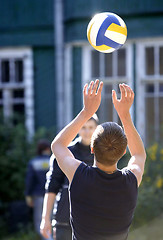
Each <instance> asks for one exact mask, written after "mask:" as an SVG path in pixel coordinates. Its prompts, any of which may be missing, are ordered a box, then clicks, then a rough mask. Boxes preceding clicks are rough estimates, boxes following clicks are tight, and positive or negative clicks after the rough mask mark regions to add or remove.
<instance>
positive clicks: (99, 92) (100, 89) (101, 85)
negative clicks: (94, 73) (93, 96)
mask: <svg viewBox="0 0 163 240" xmlns="http://www.w3.org/2000/svg"><path fill="white" fill-rule="evenodd" d="M102 88H103V82H100V85H99V88H98V90H97V95H98V94H101V92H102Z"/></svg>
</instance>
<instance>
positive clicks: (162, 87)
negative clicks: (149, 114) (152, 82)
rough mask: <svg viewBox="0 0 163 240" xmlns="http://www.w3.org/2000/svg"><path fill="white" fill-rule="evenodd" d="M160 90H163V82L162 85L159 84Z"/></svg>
mask: <svg viewBox="0 0 163 240" xmlns="http://www.w3.org/2000/svg"><path fill="white" fill-rule="evenodd" d="M159 91H160V92H163V83H160V85H159Z"/></svg>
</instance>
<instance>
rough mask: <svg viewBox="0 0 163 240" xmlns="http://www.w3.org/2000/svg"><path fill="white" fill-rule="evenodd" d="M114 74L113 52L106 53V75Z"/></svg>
mask: <svg viewBox="0 0 163 240" xmlns="http://www.w3.org/2000/svg"><path fill="white" fill-rule="evenodd" d="M112 75H113V54H112V53H109V54H105V76H106V77H111V76H112Z"/></svg>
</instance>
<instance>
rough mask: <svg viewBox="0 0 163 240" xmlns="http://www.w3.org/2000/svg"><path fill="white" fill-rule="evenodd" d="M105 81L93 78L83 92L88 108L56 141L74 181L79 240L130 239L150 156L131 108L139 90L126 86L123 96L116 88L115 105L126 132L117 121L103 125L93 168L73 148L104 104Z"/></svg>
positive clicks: (61, 163) (97, 134) (73, 221)
mask: <svg viewBox="0 0 163 240" xmlns="http://www.w3.org/2000/svg"><path fill="white" fill-rule="evenodd" d="M98 85H99V87H98ZM102 87H103V83H102V82H100V84H99V80H96V81H95V83H94V82H93V81H92V82H91V83H90V85H89V87H88V85H87V84H86V85H85V87H84V90H83V98H84V106H83V109H82V110H81V112H80V113H79V114H78V115H77V117H76V118H75V119H74V120H73V121H72V122H71V123H70V124H68V125H67V126H66V127H65V128H64V129H63V130H62V131H61V132H60V133H59V134H58V135H57V136H56V137H55V139H54V140H53V142H52V145H51V147H52V151H53V153H54V154H55V156H56V159H57V162H58V164H59V166H60V168H61V169H62V171H63V172H64V173H65V175H66V176H67V177H68V179H69V183H70V185H69V192H70V205H71V207H70V209H71V210H70V213H71V225H72V229H73V239H74V240H94V239H96V240H126V239H127V235H128V230H129V227H130V224H131V222H132V218H133V213H134V209H135V207H136V201H137V188H138V186H139V185H140V183H141V180H142V175H143V172H144V165H145V160H146V153H145V149H144V145H143V142H142V140H141V138H140V136H139V134H138V132H137V130H136V129H135V127H134V124H133V122H132V119H131V116H130V112H129V109H130V107H131V106H132V103H133V100H134V93H133V91H132V90H131V88H130V87H129V86H128V85H126V84H120V85H119V87H120V91H121V99H120V100H118V99H117V95H116V92H115V91H114V90H113V91H112V99H113V104H114V107H115V109H116V111H117V113H118V115H119V117H120V119H121V122H122V124H123V128H124V131H123V129H122V127H121V126H119V125H118V124H116V123H111V122H107V123H104V124H101V125H99V126H98V127H97V128H96V130H95V132H94V133H93V136H92V140H91V147H92V149H91V150H92V152H94V165H93V167H89V166H86V165H85V164H83V163H82V162H81V161H79V160H78V159H76V158H75V157H74V156H73V154H72V153H71V152H70V151H69V149H68V148H67V146H68V144H69V143H70V142H71V141H72V139H73V138H74V137H75V135H76V134H77V132H78V130H79V129H80V128H81V127H82V126H83V124H84V123H85V122H86V121H87V120H88V119H89V118H90V117H91V116H92V115H93V114H94V112H96V111H97V109H98V108H99V105H100V103H101V91H102ZM127 145H128V147H129V151H130V153H131V159H130V160H129V163H128V166H127V167H126V168H124V169H122V170H119V169H118V168H117V163H118V161H119V159H120V158H121V157H122V156H123V154H124V153H125V151H126V147H127Z"/></svg>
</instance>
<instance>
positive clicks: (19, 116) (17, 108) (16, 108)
mask: <svg viewBox="0 0 163 240" xmlns="http://www.w3.org/2000/svg"><path fill="white" fill-rule="evenodd" d="M13 112H14V115H13V117H14V118H13V124H14V125H16V124H18V123H20V122H21V123H24V122H25V121H24V120H25V117H24V113H25V108H24V104H23V103H19V104H14V105H13Z"/></svg>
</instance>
